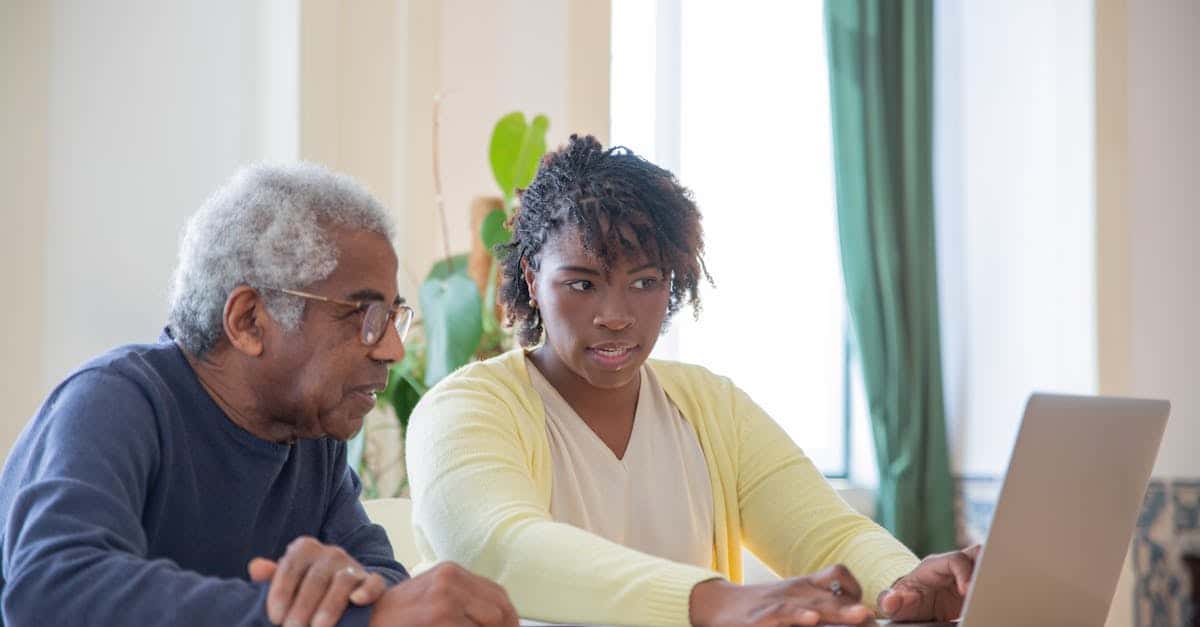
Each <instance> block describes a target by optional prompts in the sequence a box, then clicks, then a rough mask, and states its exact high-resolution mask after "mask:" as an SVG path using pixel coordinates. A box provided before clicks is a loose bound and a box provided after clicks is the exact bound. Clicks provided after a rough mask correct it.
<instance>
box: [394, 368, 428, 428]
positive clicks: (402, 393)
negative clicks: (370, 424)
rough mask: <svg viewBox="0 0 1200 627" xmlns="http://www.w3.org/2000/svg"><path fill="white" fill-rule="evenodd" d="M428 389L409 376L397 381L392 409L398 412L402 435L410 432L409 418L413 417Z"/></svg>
mask: <svg viewBox="0 0 1200 627" xmlns="http://www.w3.org/2000/svg"><path fill="white" fill-rule="evenodd" d="M427 389H428V388H426V387H425V384H424V383H422V382H420V381H417V380H415V379H414V378H412V377H410V376H407V375H405V376H401V377H400V378H399V379H398V380H397V381H396V390H395V392H393V393H392V398H391V401H392V409H395V410H396V419H397V420H399V421H400V432H401V433H406V432H407V431H408V418H409V416H412V410H413V408H414V407H416V406H417V402H418V401H420V400H421V396H422V395H424V394H425V391H426V390H427Z"/></svg>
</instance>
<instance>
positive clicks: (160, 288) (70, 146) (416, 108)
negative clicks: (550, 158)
mask: <svg viewBox="0 0 1200 627" xmlns="http://www.w3.org/2000/svg"><path fill="white" fill-rule="evenodd" d="M608 7H609V3H608V2H607V1H601V2H589V3H587V4H586V5H582V6H576V3H569V4H568V3H560V2H557V1H554V0H505V1H502V2H500V1H498V2H488V3H476V2H466V1H460V0H443V1H438V0H410V1H407V2H401V3H393V2H362V3H342V2H337V1H335V0H264V1H263V2H255V3H244V2H240V1H237V0H216V1H215V2H214V1H206V2H199V1H192V2H169V3H162V2H155V1H151V0H120V1H115V2H106V3H102V4H100V3H91V2H83V1H79V0H56V1H54V2H46V3H41V2H33V1H23V0H19V1H16V2H7V3H3V4H0V46H2V48H0V51H2V52H3V56H2V58H0V70H2V71H3V76H2V77H3V84H2V85H0V90H2V91H0V96H2V100H0V103H3V106H4V113H5V115H4V116H3V119H2V120H0V132H2V133H3V135H2V136H0V138H2V139H3V140H4V144H5V146H6V150H5V152H4V155H3V157H0V158H2V159H3V162H2V163H0V165H3V166H4V167H2V168H0V171H2V172H3V175H2V176H3V177H4V178H3V180H2V181H0V183H3V184H2V185H0V187H2V190H0V194H3V197H2V202H3V213H0V264H2V267H3V270H2V272H3V273H4V274H3V277H2V278H3V285H5V286H6V289H10V290H12V293H13V294H14V295H15V296H14V297H10V299H9V300H10V302H12V303H13V304H12V305H11V306H9V307H6V308H4V309H2V310H0V316H3V318H0V326H2V327H3V328H4V329H5V331H4V338H3V342H4V343H3V345H2V346H3V357H2V358H0V385H3V388H0V390H2V391H3V393H4V397H5V399H6V403H5V407H4V409H3V410H2V411H0V454H6V452H7V449H8V447H9V446H10V444H11V442H12V440H13V439H14V438H15V437H16V435H17V433H18V432H19V431H20V429H21V428H22V427H23V425H24V423H25V422H26V421H27V420H28V418H29V417H30V416H31V415H32V413H33V412H34V411H35V410H36V407H37V404H38V403H39V402H40V400H41V399H42V398H44V396H45V394H46V393H47V392H48V391H49V389H50V388H51V387H52V386H53V385H54V384H55V383H57V382H58V381H59V380H60V379H61V378H62V377H63V376H64V375H65V374H66V373H67V372H68V371H70V370H71V369H72V368H74V367H75V366H77V365H78V364H80V363H81V362H83V361H84V360H86V359H88V358H89V357H91V356H94V355H96V354H98V353H100V352H102V351H104V350H107V349H108V348H111V347H113V346H115V345H118V344H123V343H128V342H138V341H153V340H154V339H155V338H156V337H157V334H158V331H159V329H160V328H161V326H162V324H163V322H164V318H165V314H166V296H167V289H168V279H169V276H170V273H171V271H172V269H173V266H174V263H175V254H176V246H177V241H178V236H179V232H180V228H181V227H182V225H183V223H184V220H185V218H186V217H187V216H188V215H190V214H191V213H192V212H193V211H195V210H196V208H197V207H198V206H199V205H200V204H201V202H202V201H203V200H204V198H205V197H206V196H207V195H208V194H210V193H212V192H213V191H214V190H215V189H216V188H217V187H218V186H219V185H220V184H221V183H222V182H224V181H225V180H226V179H227V178H228V177H229V176H230V175H231V174H232V173H233V172H234V171H235V170H236V169H237V168H238V167H239V166H241V165H243V164H244V163H246V162H249V161H255V160H273V161H287V160H294V159H296V158H304V159H308V160H314V161H319V162H322V163H325V164H327V165H329V166H330V167H332V168H334V169H338V170H341V171H345V172H347V173H349V174H351V175H353V176H355V177H358V178H359V179H360V180H362V181H363V182H364V183H366V185H367V186H368V187H369V188H371V189H372V190H373V191H374V192H375V193H376V195H378V196H379V197H380V198H381V199H382V200H383V201H384V202H385V203H387V204H390V205H392V206H393V207H394V208H396V211H397V217H398V222H399V226H400V238H399V248H400V254H401V258H402V259H403V260H404V261H405V265H406V266H407V267H408V268H409V269H410V270H411V272H410V271H408V270H403V271H402V276H401V286H402V289H405V290H406V291H407V292H408V293H410V294H414V295H415V292H416V287H417V286H416V283H417V282H418V281H419V279H420V277H423V276H424V274H425V272H426V271H427V270H428V268H429V265H430V264H431V263H432V262H433V261H434V260H435V259H436V258H437V257H438V256H439V255H440V254H441V250H442V242H441V232H440V228H439V227H438V226H437V221H436V218H435V215H434V212H433V191H432V190H433V185H432V160H431V141H432V123H431V106H432V102H433V96H434V94H435V93H437V92H438V91H439V90H440V89H443V88H445V89H447V90H449V95H448V97H447V100H446V110H445V111H444V112H443V118H442V129H443V133H442V160H441V165H442V169H443V174H444V180H443V183H444V186H445V190H446V206H447V210H448V212H449V217H450V225H451V238H450V240H451V241H450V243H451V245H452V247H453V249H455V250H465V249H466V248H467V247H468V246H469V237H470V234H469V232H468V231H469V229H468V222H467V204H468V202H469V200H470V198H471V197H472V196H474V195H477V194H492V193H495V191H496V190H495V183H494V182H493V181H492V179H491V175H490V171H489V170H488V166H487V142H488V139H489V137H490V133H491V125H492V124H493V123H494V121H495V120H496V119H497V118H499V117H500V116H501V115H502V114H504V113H507V112H508V111H510V110H513V109H523V110H526V111H527V112H544V113H547V114H549V115H550V116H551V123H552V127H551V135H550V140H551V143H558V142H560V141H562V140H563V139H565V138H566V136H567V134H568V132H569V130H570V129H571V127H572V126H574V127H575V128H576V129H577V130H582V131H585V132H594V133H597V134H599V135H600V136H602V137H606V135H607V120H608V104H607V103H608V97H607V92H608V29H609V24H608V11H609V8H608Z"/></svg>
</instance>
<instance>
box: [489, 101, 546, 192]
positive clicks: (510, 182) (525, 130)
mask: <svg viewBox="0 0 1200 627" xmlns="http://www.w3.org/2000/svg"><path fill="white" fill-rule="evenodd" d="M548 128H550V119H549V118H547V117H546V116H544V115H538V116H536V117H534V118H533V121H532V122H531V123H529V124H526V123H525V114H523V113H521V112H520V111H514V112H512V113H510V114H508V115H506V116H504V117H502V118H500V120H499V121H498V122H496V126H495V128H493V129H492V140H491V144H490V145H489V146H488V160H489V161H490V162H491V164H492V176H493V177H495V179H496V184H497V185H499V186H500V191H501V192H502V193H503V194H504V199H505V205H508V204H509V203H508V202H507V201H508V200H509V199H511V198H512V197H513V196H514V195H515V194H516V190H517V188H519V187H527V186H528V185H529V183H530V181H532V180H533V175H534V174H535V173H536V172H537V166H538V162H539V161H541V159H542V155H544V154H546V130H547V129H548Z"/></svg>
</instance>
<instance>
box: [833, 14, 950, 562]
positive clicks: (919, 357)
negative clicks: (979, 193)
mask: <svg viewBox="0 0 1200 627" xmlns="http://www.w3.org/2000/svg"><path fill="white" fill-rule="evenodd" d="M825 27H826V33H827V37H828V44H829V87H830V90H829V91H830V99H831V105H832V113H833V152H834V165H835V168H834V169H835V172H836V186H837V207H838V236H839V239H840V241H841V248H842V270H843V273H844V275H845V282H846V300H847V301H848V303H849V307H850V319H851V322H852V326H853V331H854V334H855V338H856V340H857V344H858V347H859V354H860V355H861V358H862V359H861V363H862V371H863V381H864V386H865V388H866V396H867V407H868V410H869V412H870V415H871V428H872V434H873V436H874V441H875V454H876V463H877V464H878V466H879V495H878V500H877V503H876V505H877V507H876V518H877V519H878V520H879V522H880V523H881V524H883V525H884V526H885V527H886V528H887V529H888V530H889V531H891V532H892V533H893V534H895V535H896V537H897V538H899V539H900V540H901V541H903V542H904V543H905V544H907V545H908V546H909V548H911V549H912V550H913V551H915V552H916V553H918V554H926V553H932V552H937V551H945V550H949V549H951V548H952V547H953V546H954V539H955V533H954V502H953V501H954V485H953V480H952V478H951V476H950V463H949V455H948V452H947V447H946V421H945V407H944V401H943V397H942V366H941V348H940V339H939V335H938V300H937V270H936V258H935V247H934V222H933V152H932V142H933V132H932V112H933V97H932V95H933V2H932V0H902V1H900V0H826V2H825Z"/></svg>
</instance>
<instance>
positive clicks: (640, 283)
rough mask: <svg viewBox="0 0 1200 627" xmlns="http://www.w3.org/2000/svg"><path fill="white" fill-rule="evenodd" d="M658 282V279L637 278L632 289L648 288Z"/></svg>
mask: <svg viewBox="0 0 1200 627" xmlns="http://www.w3.org/2000/svg"><path fill="white" fill-rule="evenodd" d="M657 284H658V279H650V278H646V279H638V280H636V281H634V282H633V287H634V289H639V290H648V289H650V288H653V287H654V286H655V285H657Z"/></svg>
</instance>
